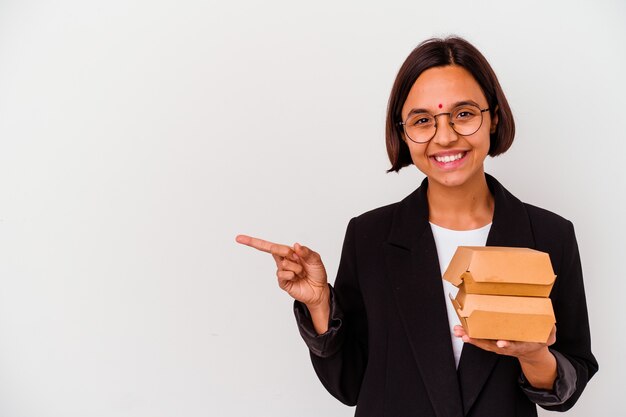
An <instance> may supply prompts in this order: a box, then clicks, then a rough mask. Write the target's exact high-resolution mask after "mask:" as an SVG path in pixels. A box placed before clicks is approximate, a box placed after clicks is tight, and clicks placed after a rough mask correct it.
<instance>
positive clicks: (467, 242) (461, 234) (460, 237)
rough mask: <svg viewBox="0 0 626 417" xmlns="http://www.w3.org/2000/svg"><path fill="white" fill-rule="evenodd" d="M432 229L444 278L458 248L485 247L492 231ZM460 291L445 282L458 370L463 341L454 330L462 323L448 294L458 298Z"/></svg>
mask: <svg viewBox="0 0 626 417" xmlns="http://www.w3.org/2000/svg"><path fill="white" fill-rule="evenodd" d="M430 228H431V229H432V231H433V236H434V238H435V245H436V246H437V255H438V256H439V268H440V269H441V275H442V276H443V273H444V272H445V271H446V269H447V268H448V265H449V264H450V261H451V260H452V257H453V256H454V252H456V248H457V247H459V246H485V244H486V243H487V235H489V230H490V229H491V223H489V224H488V225H486V226H483V227H481V228H480V229H474V230H451V229H445V228H443V227H441V226H437V225H436V224H433V223H430ZM458 291H459V289H458V288H457V287H455V286H454V285H452V284H450V283H449V282H448V281H446V280H443V292H444V296H445V299H446V309H447V310H448V323H449V324H450V338H451V339H452V350H453V351H454V363H455V364H456V366H457V368H458V366H459V360H460V359H461V351H462V350H463V340H461V339H460V338H458V337H455V336H454V332H453V329H454V326H456V325H460V324H461V322H460V321H459V318H458V316H457V315H456V311H455V310H454V306H453V305H452V301H451V300H450V297H449V295H448V294H452V297H456V293H457V292H458Z"/></svg>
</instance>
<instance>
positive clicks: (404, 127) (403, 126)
mask: <svg viewBox="0 0 626 417" xmlns="http://www.w3.org/2000/svg"><path fill="white" fill-rule="evenodd" d="M470 106H474V105H473V104H470ZM458 107H463V106H458ZM474 107H476V108H477V109H478V110H480V124H479V125H478V127H477V128H476V130H474V131H473V132H472V133H467V134H465V135H464V134H462V133H459V132H457V131H456V129H455V128H454V122H453V121H452V112H444V113H438V114H435V115H432V114H431V116H433V119H435V133H433V135H432V136H431V137H430V138H429V139H427V140H425V141H423V142H418V141H416V140H415V139H413V138H411V136H409V134H408V133H407V131H406V122H407V120H408V117H407V120H405V121H403V122H398V125H400V126H402V130H403V132H404V135H405V136H406V137H407V138H409V140H411V142H414V143H419V144H423V143H428V142H430V141H431V140H432V139H433V138H434V137H435V135H436V134H437V128H438V125H437V117H439V116H443V115H444V114H446V115H448V119H450V121H449V122H448V124H449V125H450V127H452V130H454V132H455V133H456V134H457V135H460V136H471V135H473V134H474V133H476V132H478V131H479V130H480V128H481V127H482V126H483V120H484V117H483V113H484V112H486V111H488V110H489V107H486V108H484V109H481V108H480V106H474ZM455 109H456V107H455V108H454V109H452V110H455ZM428 114H430V113H428ZM409 117H410V116H409Z"/></svg>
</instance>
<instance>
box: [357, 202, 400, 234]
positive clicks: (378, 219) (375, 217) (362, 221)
mask: <svg viewBox="0 0 626 417" xmlns="http://www.w3.org/2000/svg"><path fill="white" fill-rule="evenodd" d="M399 204H400V203H399V202H396V203H393V204H388V205H386V206H382V207H378V208H375V209H372V210H369V211H366V212H364V213H362V214H360V215H358V216H356V217H354V218H353V219H352V220H351V221H350V225H351V226H352V228H353V231H354V233H355V235H356V236H358V237H360V238H368V239H367V240H371V239H372V238H375V239H376V240H379V239H386V237H387V235H388V233H389V229H390V227H391V223H392V220H393V215H394V213H395V211H396V209H397V207H398V205H399Z"/></svg>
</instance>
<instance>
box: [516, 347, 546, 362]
mask: <svg viewBox="0 0 626 417" xmlns="http://www.w3.org/2000/svg"><path fill="white" fill-rule="evenodd" d="M552 358H553V355H552V353H550V350H549V349H548V347H547V346H543V347H542V348H540V349H537V350H535V351H533V352H529V353H526V354H524V355H520V356H519V357H518V359H519V361H520V362H521V363H524V364H528V365H538V364H541V363H546V361H551V359H552Z"/></svg>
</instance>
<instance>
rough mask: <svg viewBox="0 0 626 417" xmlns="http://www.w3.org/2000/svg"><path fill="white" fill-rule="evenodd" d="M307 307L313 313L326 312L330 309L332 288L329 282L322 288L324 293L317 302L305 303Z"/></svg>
mask: <svg viewBox="0 0 626 417" xmlns="http://www.w3.org/2000/svg"><path fill="white" fill-rule="evenodd" d="M304 305H306V308H307V309H308V310H309V312H311V314H313V313H314V312H325V311H328V310H330V289H329V288H328V284H326V286H325V287H324V289H323V290H322V293H321V294H320V296H319V297H318V299H317V300H316V301H315V302H311V303H304Z"/></svg>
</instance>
